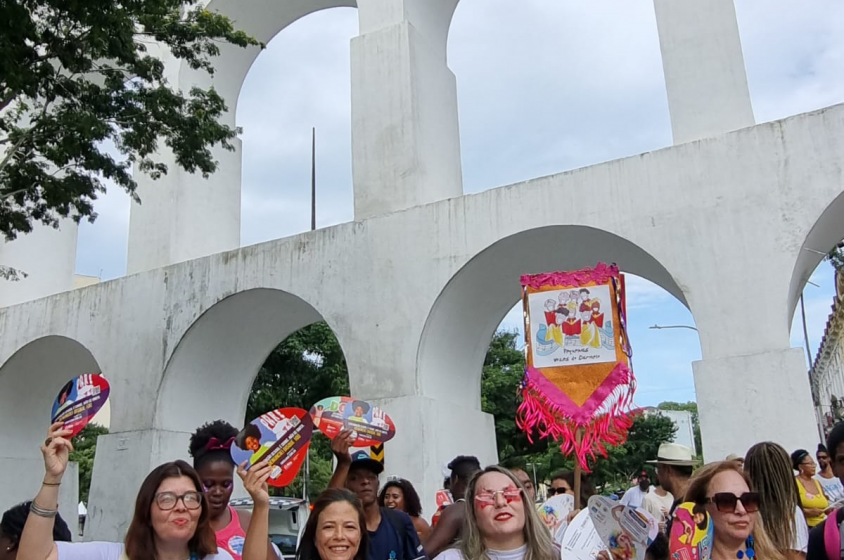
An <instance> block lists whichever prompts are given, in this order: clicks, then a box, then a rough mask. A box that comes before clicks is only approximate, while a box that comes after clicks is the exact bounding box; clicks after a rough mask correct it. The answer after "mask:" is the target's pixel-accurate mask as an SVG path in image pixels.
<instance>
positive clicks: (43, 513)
mask: <svg viewBox="0 0 844 560" xmlns="http://www.w3.org/2000/svg"><path fill="white" fill-rule="evenodd" d="M29 511H31V512H32V513H34V514H35V515H37V516H38V517H47V518H50V517H55V516H56V514H57V513H58V512H59V510H58V509H44V508H42V507H41V506H39V505H38V504H36V503H35V500H32V504H30V506H29Z"/></svg>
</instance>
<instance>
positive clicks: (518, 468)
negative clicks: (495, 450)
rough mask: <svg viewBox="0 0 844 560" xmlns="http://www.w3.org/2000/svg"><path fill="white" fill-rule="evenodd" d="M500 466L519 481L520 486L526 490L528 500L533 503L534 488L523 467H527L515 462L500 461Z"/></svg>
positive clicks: (534, 497)
mask: <svg viewBox="0 0 844 560" xmlns="http://www.w3.org/2000/svg"><path fill="white" fill-rule="evenodd" d="M501 466H502V467H504V468H505V469H509V470H510V472H511V473H513V474H514V475H515V476H516V478H518V479H519V482H521V483H522V486H524V487H525V490H527V493H528V498H530V501H531V503H535V502H536V487H535V486H534V485H533V480H531V478H530V475H529V474H528V473H527V472H525V467H526V466H527V465H525V464H524V463H521V462H515V461H502V462H501Z"/></svg>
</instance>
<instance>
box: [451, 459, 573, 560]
mask: <svg viewBox="0 0 844 560" xmlns="http://www.w3.org/2000/svg"><path fill="white" fill-rule="evenodd" d="M466 506H467V507H466V515H465V517H464V518H463V532H462V533H461V534H462V539H461V540H460V541H459V542H458V543H457V544H456V545H455V548H452V549H449V550H446V551H444V552H443V553H442V554H440V555H439V556H437V558H438V559H439V560H559V558H560V553H559V551H558V550H557V549H556V548H555V547H554V543H553V542H552V541H551V535H550V533H549V532H548V529H547V528H546V527H545V525H544V524H543V523H542V520H541V519H540V517H539V513H538V512H537V511H536V509H535V508H534V507H533V505H532V504H531V503H530V501H529V500H528V499H527V491H526V490H525V488H524V486H522V484H521V483H520V482H519V479H518V478H516V477H515V475H513V473H511V472H510V471H508V470H507V469H504V468H502V467H499V466H490V467H487V468H485V469H484V470H482V471H480V472H479V473H477V474H475V475H474V476H473V477H472V479H471V480H470V481H469V485H468V487H467V489H466Z"/></svg>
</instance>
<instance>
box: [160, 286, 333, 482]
mask: <svg viewBox="0 0 844 560" xmlns="http://www.w3.org/2000/svg"><path fill="white" fill-rule="evenodd" d="M348 387H349V380H348V370H347V368H346V362H345V357H344V355H343V350H342V348H341V345H340V341H339V340H338V339H337V337H336V335H335V334H334V332H333V331H332V329H331V328H330V326H329V325H328V324H327V323H325V322H324V319H323V317H322V315H321V314H320V313H319V312H318V311H317V310H316V309H315V308H314V307H313V306H311V305H310V304H309V303H307V302H305V301H304V300H303V299H301V298H299V297H297V296H295V295H293V294H290V293H287V292H283V291H281V290H275V289H266V288H258V289H252V290H247V291H244V292H240V293H237V294H235V295H232V296H229V297H227V298H225V299H223V300H221V301H220V302H218V303H217V304H215V305H213V306H212V307H211V308H210V309H208V310H207V311H206V312H205V313H203V314H202V315H201V316H200V317H199V318H198V319H197V320H196V322H195V323H194V324H193V325H192V326H191V327H190V329H188V331H187V332H186V333H185V335H184V336H183V337H182V339H181V341H180V342H179V345H178V346H177V348H176V350H175V351H174V352H173V356H172V357H171V358H170V361H169V363H168V364H167V367H166V369H165V374H164V381H163V383H162V387H161V390H160V391H159V398H158V406H157V410H156V416H155V425H156V427H157V428H159V429H161V430H167V431H171V432H178V433H180V435H179V437H178V438H176V440H174V448H173V450H172V453H174V454H177V455H181V456H185V455H186V454H187V449H188V438H189V435H190V434H191V433H192V432H193V431H194V430H195V429H196V428H197V427H199V426H201V425H202V424H204V423H205V422H209V421H213V420H216V419H223V420H225V421H227V422H229V423H230V424H232V425H233V426H235V427H238V428H240V427H242V426H243V425H244V424H245V423H247V422H250V421H251V420H254V419H255V418H256V417H257V416H258V415H260V414H263V413H265V412H269V411H270V410H274V409H276V408H281V407H300V408H305V409H306V410H307V409H309V408H310V407H311V406H312V405H313V404H314V403H315V402H316V401H317V400H320V399H321V398H325V397H329V396H334V395H336V394H348V390H349V388H348ZM309 456H310V458H311V461H310V470H309V472H310V475H311V476H310V479H311V480H312V481H313V484H312V485H311V489H316V490H321V489H323V488H324V487H325V486H326V485H327V483H328V479H329V478H330V476H331V451H330V447H329V442H328V440H327V438H325V437H323V436H321V435H318V434H317V433H315V434H314V437H313V439H312V443H311V449H310V452H309ZM305 470H306V467H303V469H302V472H301V473H300V475H299V476H298V477H297V479H296V480H295V481H294V482H293V483H292V484H291V485H290V486H288V487H287V488H285V489H283V490H278V491H275V493H276V494H277V495H285V496H292V497H301V496H302V489H303V482H302V481H303V478H304V473H305ZM310 494H311V496H313V493H312V492H311V493H310ZM237 495H238V496H242V495H245V493H244V492H243V491H242V490H238V491H237Z"/></svg>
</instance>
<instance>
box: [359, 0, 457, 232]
mask: <svg viewBox="0 0 844 560" xmlns="http://www.w3.org/2000/svg"><path fill="white" fill-rule="evenodd" d="M384 4H389V6H385V5H384ZM407 4H414V5H415V4H419V5H415V7H414V8H415V9H410V7H409V6H407ZM436 4H437V3H433V2H428V3H427V4H426V3H418V2H411V1H410V0H390V1H389V2H384V1H381V2H360V3H359V12H360V21H361V36H359V37H356V38H355V39H353V40H352V66H351V73H352V174H353V179H354V199H355V219H356V220H362V219H366V218H369V217H372V216H375V215H379V214H384V213H387V212H392V211H397V210H403V209H406V208H410V207H413V206H418V205H421V204H427V203H430V202H435V201H437V200H442V199H445V198H451V197H456V196H460V195H461V194H463V182H462V171H461V164H460V135H459V130H458V122H457V86H456V80H455V78H454V74H452V72H451V70H449V69H448V66H447V65H446V60H445V40H446V36H447V29H448V19H447V18H446V17H433V16H435V15H436V14H433V15H432V14H431V13H429V12H430V11H432V10H433V11H435V12H437V13H439V11H444V8H443V7H440V6H437V5H436ZM388 8H389V9H388ZM444 13H445V12H444ZM410 14H416V15H415V16H412V15H410Z"/></svg>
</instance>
